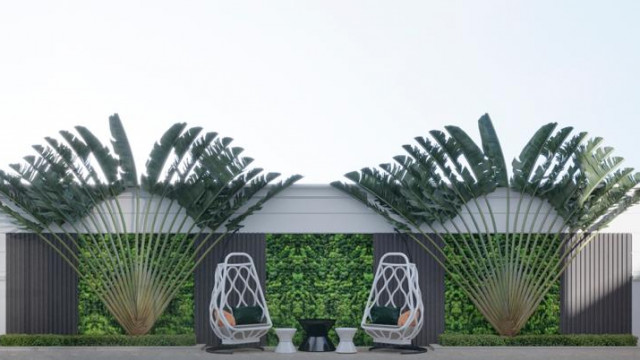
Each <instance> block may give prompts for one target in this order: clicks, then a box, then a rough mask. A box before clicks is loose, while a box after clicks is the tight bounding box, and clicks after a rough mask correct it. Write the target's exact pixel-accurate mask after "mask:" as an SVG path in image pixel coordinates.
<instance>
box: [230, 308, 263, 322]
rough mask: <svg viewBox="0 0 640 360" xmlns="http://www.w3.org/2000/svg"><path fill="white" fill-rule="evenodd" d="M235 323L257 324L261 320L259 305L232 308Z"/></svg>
mask: <svg viewBox="0 0 640 360" xmlns="http://www.w3.org/2000/svg"><path fill="white" fill-rule="evenodd" d="M232 310H233V317H234V318H235V319H236V325H249V324H259V323H261V322H262V308H261V307H260V306H239V307H237V308H232Z"/></svg>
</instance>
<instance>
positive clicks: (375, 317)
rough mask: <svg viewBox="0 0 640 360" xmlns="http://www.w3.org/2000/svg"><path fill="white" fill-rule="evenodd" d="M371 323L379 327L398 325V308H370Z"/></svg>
mask: <svg viewBox="0 0 640 360" xmlns="http://www.w3.org/2000/svg"><path fill="white" fill-rule="evenodd" d="M370 315H371V322H372V323H373V324H381V325H398V317H400V308H397V307H392V306H373V307H372V308H371V312H370Z"/></svg>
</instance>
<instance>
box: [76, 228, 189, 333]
mask: <svg viewBox="0 0 640 360" xmlns="http://www.w3.org/2000/svg"><path fill="white" fill-rule="evenodd" d="M129 236H130V239H129V240H130V243H131V244H134V241H133V235H129ZM181 239H182V238H181V237H180V236H172V237H170V241H180V240H181ZM82 244H83V240H80V241H79V245H80V246H81V250H80V251H88V250H86V248H85V249H84V250H82ZM184 246H191V245H190V243H189V241H185V245H184ZM93 249H94V250H95V248H93ZM131 252H132V253H133V252H134V249H133V245H132V246H131ZM181 253H182V252H181V250H177V251H175V252H174V253H173V254H167V256H178V255H179V254H181ZM97 256H98V257H107V253H106V252H103V253H101V254H97ZM81 258H82V257H81ZM105 261H108V260H107V259H105ZM83 266H86V264H80V269H82V268H83ZM193 289H194V287H193V278H191V279H189V281H187V282H186V283H185V284H184V286H182V288H181V289H180V292H179V294H178V295H177V296H176V297H175V299H173V301H171V303H169V306H168V307H167V309H166V310H165V312H164V313H163V314H162V316H161V317H160V318H159V319H158V321H157V322H156V324H155V326H154V327H153V329H152V330H151V332H150V334H158V335H160V334H161V335H176V334H193V332H194V299H193ZM78 333H79V334H86V335H115V334H124V333H125V332H124V330H123V329H122V327H121V326H120V325H119V324H118V322H117V321H116V320H115V319H114V317H113V316H112V315H111V314H110V313H109V311H108V310H107V309H106V307H105V306H104V304H103V303H102V301H100V299H98V297H97V296H96V295H95V294H94V292H93V291H92V290H91V286H90V284H89V282H88V281H86V280H83V279H80V280H79V281H78Z"/></svg>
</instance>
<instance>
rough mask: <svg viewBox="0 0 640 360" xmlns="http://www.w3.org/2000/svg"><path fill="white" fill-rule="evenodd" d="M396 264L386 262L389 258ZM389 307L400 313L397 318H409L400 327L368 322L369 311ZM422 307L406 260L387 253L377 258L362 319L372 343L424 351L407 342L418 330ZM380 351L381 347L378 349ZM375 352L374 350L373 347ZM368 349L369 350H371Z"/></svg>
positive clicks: (412, 268) (415, 277) (412, 270)
mask: <svg viewBox="0 0 640 360" xmlns="http://www.w3.org/2000/svg"><path fill="white" fill-rule="evenodd" d="M392 257H394V258H396V259H398V260H399V261H398V262H390V261H389V259H390V258H392ZM374 306H391V307H397V308H399V309H400V314H402V313H403V312H405V311H409V317H408V319H407V321H406V322H405V323H404V325H402V326H397V325H382V324H374V323H372V320H371V308H373V307H374ZM423 318H424V305H423V303H422V293H421V292H420V286H419V283H418V270H417V268H416V265H415V264H414V263H411V262H409V259H408V258H407V256H406V255H405V254H403V253H399V252H390V253H386V254H384V255H383V256H382V257H381V258H380V262H379V264H378V268H377V270H376V274H375V277H374V279H373V284H372V286H371V292H370V293H369V299H368V300H367V305H366V307H365V311H364V315H363V316H362V322H361V326H362V329H363V330H364V331H365V332H366V333H367V334H369V335H370V336H371V337H372V338H373V342H374V343H379V344H389V345H397V347H398V348H402V349H409V350H415V351H426V350H424V349H422V348H419V347H412V346H411V340H413V338H415V337H416V336H417V335H418V333H419V332H420V330H421V329H422V325H423ZM380 347H384V346H380ZM374 348H378V346H374ZM374 348H372V349H374Z"/></svg>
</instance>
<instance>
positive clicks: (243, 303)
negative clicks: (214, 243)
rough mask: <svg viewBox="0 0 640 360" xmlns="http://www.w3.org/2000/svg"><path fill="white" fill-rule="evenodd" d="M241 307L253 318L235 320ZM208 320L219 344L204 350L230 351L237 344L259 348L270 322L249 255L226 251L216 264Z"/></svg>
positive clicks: (237, 345)
mask: <svg viewBox="0 0 640 360" xmlns="http://www.w3.org/2000/svg"><path fill="white" fill-rule="evenodd" d="M230 260H233V262H231V261H230ZM241 309H249V310H251V311H252V313H253V318H254V319H253V321H250V323H242V324H240V323H241V321H237V322H236V320H240V319H239V318H238V316H239V313H240V311H241ZM209 323H210V324H211V329H213V332H214V333H215V334H216V336H218V337H219V338H220V340H221V341H222V346H217V347H210V348H207V351H208V352H230V351H229V350H230V349H235V348H240V347H248V348H249V347H253V348H258V349H262V348H261V347H260V346H259V343H260V337H262V336H264V335H265V334H266V333H267V332H268V331H269V329H270V328H271V326H272V323H271V317H270V316H269V309H268V308H267V303H266V301H265V298H264V293H263V291H262V286H261V285H260V279H259V278H258V274H257V272H256V267H255V265H254V263H253V259H252V258H251V256H249V254H246V253H241V252H234V253H230V254H228V255H227V256H226V257H225V259H224V262H222V263H220V264H218V266H217V267H216V272H215V283H214V286H213V291H212V292H211V303H210V305H209ZM247 344H253V345H247Z"/></svg>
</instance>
